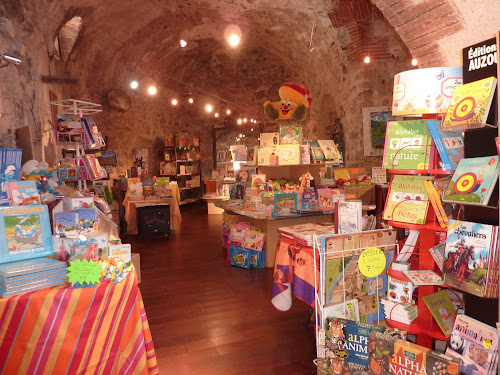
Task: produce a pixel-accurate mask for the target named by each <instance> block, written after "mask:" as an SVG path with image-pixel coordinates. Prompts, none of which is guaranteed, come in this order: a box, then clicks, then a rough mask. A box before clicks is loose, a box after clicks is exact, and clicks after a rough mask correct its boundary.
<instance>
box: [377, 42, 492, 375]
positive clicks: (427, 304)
mask: <svg viewBox="0 0 500 375" xmlns="http://www.w3.org/2000/svg"><path fill="white" fill-rule="evenodd" d="M494 45H495V39H490V40H487V41H484V42H481V43H478V44H476V45H474V46H470V47H467V48H464V49H463V56H464V59H463V61H464V66H463V68H460V71H461V72H458V73H457V72H456V71H455V74H454V73H453V70H454V69H455V70H456V69H457V68H431V69H438V70H439V71H438V72H437V73H439V74H434V73H436V72H432V73H433V74H434V77H435V78H434V79H435V80H439V81H441V83H440V85H441V86H440V87H441V89H442V90H443V91H442V92H441V93H440V94H439V95H438V97H436V98H435V100H433V99H432V97H431V96H428V97H427V99H426V100H423V101H422V102H421V103H416V102H415V103H404V101H405V100H408V98H412V95H404V96H403V95H401V91H400V87H405V89H406V92H405V93H406V94H408V90H409V86H410V83H411V84H415V81H413V82H409V81H408V80H406V79H407V78H408V77H405V75H406V74H407V73H411V74H413V73H412V72H418V73H415V74H419V73H420V74H425V71H426V70H429V73H431V72H430V71H431V69H419V70H418V71H410V72H403V73H400V74H398V75H396V76H395V82H394V96H393V114H394V115H396V116H397V115H409V114H412V115H418V114H422V116H423V119H422V118H415V119H411V120H409V119H407V120H405V121H394V122H389V123H388V126H387V133H386V142H385V150H384V161H383V166H384V167H385V168H386V169H389V172H390V173H392V174H393V177H392V179H391V184H390V190H389V194H388V197H387V201H386V206H385V210H384V214H383V215H384V219H386V220H388V221H389V224H390V225H391V226H392V227H395V228H405V229H406V230H410V231H414V232H415V233H414V234H416V236H415V237H416V238H418V239H416V238H414V239H413V242H411V241H410V237H408V238H407V243H409V242H411V244H409V246H408V249H409V251H408V252H409V254H408V255H407V256H402V255H401V254H400V256H398V257H397V259H396V263H394V267H393V266H392V265H391V267H390V268H389V270H388V274H389V276H390V277H392V278H393V279H394V280H395V281H397V282H400V283H406V285H409V286H411V287H412V288H415V289H416V292H417V293H413V296H412V293H411V292H410V293H409V299H407V300H406V301H404V303H403V304H404V305H405V306H408V307H414V309H413V310H412V311H413V312H411V313H409V314H408V312H409V310H408V309H405V311H404V313H405V314H406V318H408V317H410V318H412V319H414V320H412V319H410V321H408V322H407V324H403V323H401V320H399V318H401V317H402V316H403V315H399V318H398V319H396V317H394V318H393V319H389V317H388V316H386V322H387V324H388V325H389V326H390V327H393V328H398V329H403V330H406V331H407V332H408V333H409V334H415V335H417V344H419V345H422V346H424V347H427V348H432V345H433V340H434V339H438V340H444V341H449V344H448V349H447V350H446V354H447V355H450V356H452V357H454V358H458V359H459V360H460V361H461V366H462V367H461V369H460V372H461V373H465V374H473V373H477V374H479V373H481V374H490V373H491V374H493V373H496V371H497V357H498V332H497V331H496V329H494V328H493V327H492V326H494V324H495V322H497V321H498V316H496V313H495V312H494V314H495V316H493V317H491V313H489V311H491V310H494V311H496V306H495V307H494V308H491V305H492V304H493V305H496V304H497V303H498V302H497V301H493V302H492V304H489V303H488V300H487V298H498V294H499V287H500V286H499V282H498V278H499V272H498V269H499V259H500V257H499V240H498V208H497V202H498V190H497V189H495V186H496V185H497V184H498V168H499V167H498V164H499V157H498V153H497V151H498V150H497V149H496V144H495V140H494V137H496V136H498V129H497V116H495V115H493V116H492V113H495V114H496V113H497V108H496V102H497V100H496V96H494V95H497V94H495V91H496V86H497V81H496V79H495V78H494V77H493V76H495V75H496V63H495V64H494V65H495V66H494V67H488V69H485V72H482V73H481V72H479V71H478V70H481V69H480V66H478V64H477V63H475V59H477V60H479V61H480V60H481V56H484V58H486V59H488V56H490V60H491V61H493V60H494V59H493V53H494V51H496V49H495V48H494ZM490 52H491V53H490ZM479 65H480V64H479ZM461 76H463V84H462V82H460V81H461V80H462V77H461ZM421 81H422V82H424V81H425V79H422V80H421ZM423 84H424V83H421V85H423ZM449 86H455V87H453V89H451V90H450V87H449ZM426 88H427V86H426ZM402 104H403V105H402ZM419 110H423V111H419ZM408 111H409V112H408ZM410 112H411V113H410ZM471 129H474V130H472V131H471ZM459 215H460V216H459ZM413 255H415V256H413ZM410 258H411V259H410ZM396 266H397V267H396ZM405 267H406V268H405ZM442 288H448V289H449V290H450V292H449V293H447V292H446V291H445V289H442ZM451 291H453V292H451ZM450 293H454V294H456V295H458V296H459V297H458V298H455V299H454V301H453V302H454V303H451V300H453V298H452V299H451V300H450ZM462 295H463V301H462V298H461V296H462ZM414 298H415V300H414ZM457 299H458V300H457ZM464 301H465V314H464V310H461V312H458V315H457V312H456V308H457V307H458V308H460V309H462V308H463V302H464ZM468 301H470V303H469V302H468ZM400 310H401V314H403V309H402V308H401V309H400ZM479 310H481V311H479ZM484 310H488V311H484ZM391 311H394V310H391ZM417 311H418V313H417ZM488 314H489V318H488ZM474 318H475V319H474ZM482 322H485V323H487V324H488V325H486V324H485V323H482ZM480 336H482V339H481V338H480ZM382 341H383V340H382ZM382 341H380V342H382ZM384 345H385V344H384ZM389 350H390V349H389ZM377 353H378V352H377ZM423 357H424V358H425V355H423ZM382 359H383V358H382V356H381V363H382V362H383V361H382ZM375 367H376V366H375ZM391 372H392V371H391ZM457 372H458V370H457ZM375 373H378V374H379V373H385V372H384V370H383V369H382V371H381V372H375Z"/></svg>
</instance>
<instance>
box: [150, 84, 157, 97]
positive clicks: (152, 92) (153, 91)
mask: <svg viewBox="0 0 500 375" xmlns="http://www.w3.org/2000/svg"><path fill="white" fill-rule="evenodd" d="M157 92H158V90H156V86H149V87H148V94H149V95H156V93H157Z"/></svg>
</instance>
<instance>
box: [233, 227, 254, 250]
mask: <svg viewBox="0 0 500 375" xmlns="http://www.w3.org/2000/svg"><path fill="white" fill-rule="evenodd" d="M247 229H253V227H252V226H251V225H249V224H247V223H241V222H240V223H238V224H234V225H232V226H231V229H230V231H229V241H231V242H235V243H237V244H238V245H240V244H241V241H243V235H244V234H245V230H247Z"/></svg>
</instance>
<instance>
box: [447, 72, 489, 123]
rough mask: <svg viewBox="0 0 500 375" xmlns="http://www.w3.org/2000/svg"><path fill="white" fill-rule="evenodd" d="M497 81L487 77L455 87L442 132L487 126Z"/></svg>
mask: <svg viewBox="0 0 500 375" xmlns="http://www.w3.org/2000/svg"><path fill="white" fill-rule="evenodd" d="M496 85H497V80H496V78H495V77H488V78H484V79H480V80H479V81H474V82H470V83H466V84H464V85H462V86H458V87H455V91H453V96H452V98H451V103H450V106H449V107H448V112H447V113H446V116H445V118H444V120H443V130H444V131H448V130H451V131H453V130H456V129H462V130H464V129H473V128H481V127H483V126H485V125H491V126H493V125H495V124H487V123H486V120H487V118H488V114H489V112H490V107H491V102H492V100H493V96H494V94H495V88H496Z"/></svg>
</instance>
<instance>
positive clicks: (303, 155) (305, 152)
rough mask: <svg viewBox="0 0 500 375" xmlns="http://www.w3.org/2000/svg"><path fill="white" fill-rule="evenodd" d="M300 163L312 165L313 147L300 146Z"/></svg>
mask: <svg viewBox="0 0 500 375" xmlns="http://www.w3.org/2000/svg"><path fill="white" fill-rule="evenodd" d="M300 161H301V163H302V164H311V146H309V145H308V144H305V145H300Z"/></svg>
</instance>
